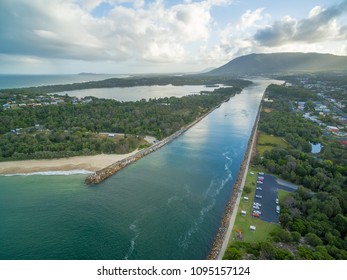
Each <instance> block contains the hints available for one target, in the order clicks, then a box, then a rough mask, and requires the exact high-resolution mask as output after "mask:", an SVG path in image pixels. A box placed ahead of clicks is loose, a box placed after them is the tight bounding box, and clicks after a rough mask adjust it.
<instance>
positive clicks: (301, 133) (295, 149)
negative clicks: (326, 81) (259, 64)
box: [225, 85, 347, 260]
mask: <svg viewBox="0 0 347 280" xmlns="http://www.w3.org/2000/svg"><path fill="white" fill-rule="evenodd" d="M293 96H295V98H298V97H299V98H300V100H303V101H308V100H311V99H312V98H313V96H311V94H310V93H309V92H308V93H306V92H305V90H302V89H297V88H290V89H289V88H286V87H283V86H274V85H272V86H270V87H269V88H268V89H267V97H269V98H271V99H272V100H274V102H273V103H266V104H264V106H265V107H266V108H267V110H266V112H265V111H263V112H262V114H261V118H260V123H259V130H260V131H262V132H265V133H268V134H273V135H275V136H280V137H282V138H284V139H285V140H286V141H287V142H288V143H289V144H290V148H289V149H283V148H280V147H275V148H274V149H272V150H271V151H266V152H264V154H263V156H260V155H256V156H255V157H254V158H253V164H254V165H255V166H258V167H259V168H260V169H265V170H267V172H268V173H272V174H275V175H277V176H279V177H281V178H283V179H285V180H288V181H290V182H293V183H295V184H298V185H301V186H302V187H299V189H298V191H296V192H294V193H291V194H288V196H286V198H285V199H284V201H280V204H281V214H280V218H279V221H280V225H281V228H280V229H278V230H275V231H274V232H273V233H272V234H271V236H270V237H269V239H268V241H266V242H257V243H246V242H234V243H233V245H232V246H231V247H230V248H229V249H228V250H227V253H226V255H225V258H227V259H243V258H245V259H316V260H318V259H324V260H327V259H347V237H346V236H347V217H346V215H347V162H346V161H347V150H346V148H344V147H343V146H342V145H341V144H339V143H338V142H335V141H334V140H333V139H330V138H327V137H323V136H322V133H321V129H320V128H319V126H318V125H316V124H313V123H311V122H309V121H307V120H305V119H304V118H302V117H301V116H300V115H299V114H297V113H295V111H293V110H292V108H291V105H290V104H291V102H292V101H293ZM309 141H310V142H314V141H320V142H321V143H323V144H324V149H323V151H322V152H321V153H320V154H319V155H318V156H314V155H312V154H311V153H310V149H309ZM333 150H334V152H332V151H333Z"/></svg>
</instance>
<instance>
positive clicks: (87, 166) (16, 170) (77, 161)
mask: <svg viewBox="0 0 347 280" xmlns="http://www.w3.org/2000/svg"><path fill="white" fill-rule="evenodd" d="M137 152H138V150H135V151H133V152H131V153H128V154H100V155H94V156H76V157H70V158H59V159H39V160H20V161H6V162H0V175H10V174H11V175H14V174H31V173H37V172H54V171H72V170H86V171H90V172H95V171H97V170H100V169H102V168H105V167H107V166H109V165H110V164H112V163H114V162H116V161H120V160H123V159H125V158H128V157H130V156H132V155H134V154H136V153H137Z"/></svg>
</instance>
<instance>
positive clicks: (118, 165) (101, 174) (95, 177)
mask: <svg viewBox="0 0 347 280" xmlns="http://www.w3.org/2000/svg"><path fill="white" fill-rule="evenodd" d="M229 98H230V97H229ZM229 98H228V99H227V100H224V101H223V102H226V101H228V100H229ZM219 106H220V104H219V105H218V106H216V107H214V108H213V109H212V110H210V111H209V112H208V113H206V114H204V115H202V116H201V117H199V118H198V119H196V120H195V121H194V122H192V123H191V124H189V125H187V126H186V127H184V128H181V129H180V130H178V131H176V132H175V133H174V134H172V135H170V136H168V137H166V138H164V139H163V140H161V141H158V142H157V143H155V144H153V145H152V146H151V147H149V148H146V149H143V150H141V151H139V152H138V153H136V154H134V155H132V156H130V157H128V158H126V159H123V160H120V161H117V162H115V163H113V164H111V165H109V166H107V167H105V168H103V169H101V170H98V171H96V172H95V173H93V174H91V175H89V176H88V177H87V178H86V179H85V184H87V185H91V184H99V183H101V182H102V181H104V180H106V179H107V178H108V177H110V176H112V175H113V174H115V173H117V172H118V171H119V170H121V169H122V168H124V167H126V166H128V165H129V164H131V163H133V162H135V161H137V160H139V159H140V158H143V157H144V156H146V155H148V154H150V153H152V152H154V151H156V150H158V149H160V148H161V147H163V146H165V145H166V144H167V143H169V142H171V141H172V140H174V139H175V138H177V137H178V136H180V135H181V134H183V133H184V132H185V131H187V130H188V129H189V128H191V127H192V126H194V125H195V124H197V123H198V122H199V121H201V120H202V119H203V118H204V117H206V116H207V115H208V114H210V113H211V112H212V111H214V110H215V109H216V108H218V107H219Z"/></svg>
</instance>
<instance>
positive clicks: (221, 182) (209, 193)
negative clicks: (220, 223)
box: [172, 152, 233, 249]
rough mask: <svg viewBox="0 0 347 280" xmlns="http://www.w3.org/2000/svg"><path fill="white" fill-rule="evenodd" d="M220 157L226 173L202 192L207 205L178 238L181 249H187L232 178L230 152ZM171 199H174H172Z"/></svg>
mask: <svg viewBox="0 0 347 280" xmlns="http://www.w3.org/2000/svg"><path fill="white" fill-rule="evenodd" d="M222 155H223V157H224V158H225V159H226V163H225V165H224V167H225V168H224V169H225V171H226V172H225V173H224V175H223V176H222V178H212V180H211V182H210V184H209V186H208V188H207V189H206V190H205V191H204V193H203V199H204V201H205V203H206V204H207V205H206V204H205V205H206V206H204V207H202V209H201V210H200V213H199V216H198V217H197V218H196V219H195V221H194V222H193V224H192V226H191V227H190V228H189V229H188V231H187V232H186V233H185V234H183V235H182V236H181V237H180V238H179V240H178V246H179V247H181V248H184V249H186V248H188V246H189V243H190V238H191V236H192V235H193V234H195V233H196V232H198V230H199V228H200V225H201V224H202V223H203V222H204V219H205V216H206V214H207V213H209V212H210V211H211V210H212V209H213V207H214V206H215V204H216V201H217V199H216V198H217V196H218V195H219V193H220V192H221V191H222V190H223V189H224V187H225V186H226V185H227V183H228V182H229V181H231V180H232V178H233V176H232V172H231V170H230V167H231V166H232V163H233V159H232V155H230V152H225V153H223V154H222ZM172 199H174V198H173V197H172Z"/></svg>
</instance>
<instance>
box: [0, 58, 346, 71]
mask: <svg viewBox="0 0 347 280" xmlns="http://www.w3.org/2000/svg"><path fill="white" fill-rule="evenodd" d="M271 54H318V55H332V56H341V57H347V55H336V54H332V53H318V52H275V53H250V54H247V55H241V56H238V57H235V58H233V59H232V60H235V59H238V58H241V57H245V56H250V55H271ZM232 60H230V61H232ZM230 61H228V62H226V63H225V64H228V63H229V62H230ZM225 64H223V65H220V66H217V67H211V68H208V69H207V70H206V69H203V70H200V71H199V70H198V71H196V72H160V73H159V72H157V73H154V72H143V73H97V72H95V73H93V72H79V73H48V74H47V73H1V72H0V75H2V76H6V75H8V76H71V75H81V76H82V75H86V76H88V75H89V76H93V75H127V76H128V77H131V76H129V75H133V76H147V75H151V76H152V75H154V76H160V75H163V76H166V75H196V74H201V73H208V72H209V71H212V70H214V69H217V68H220V67H222V66H224V65H225ZM204 70H206V71H204Z"/></svg>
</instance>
